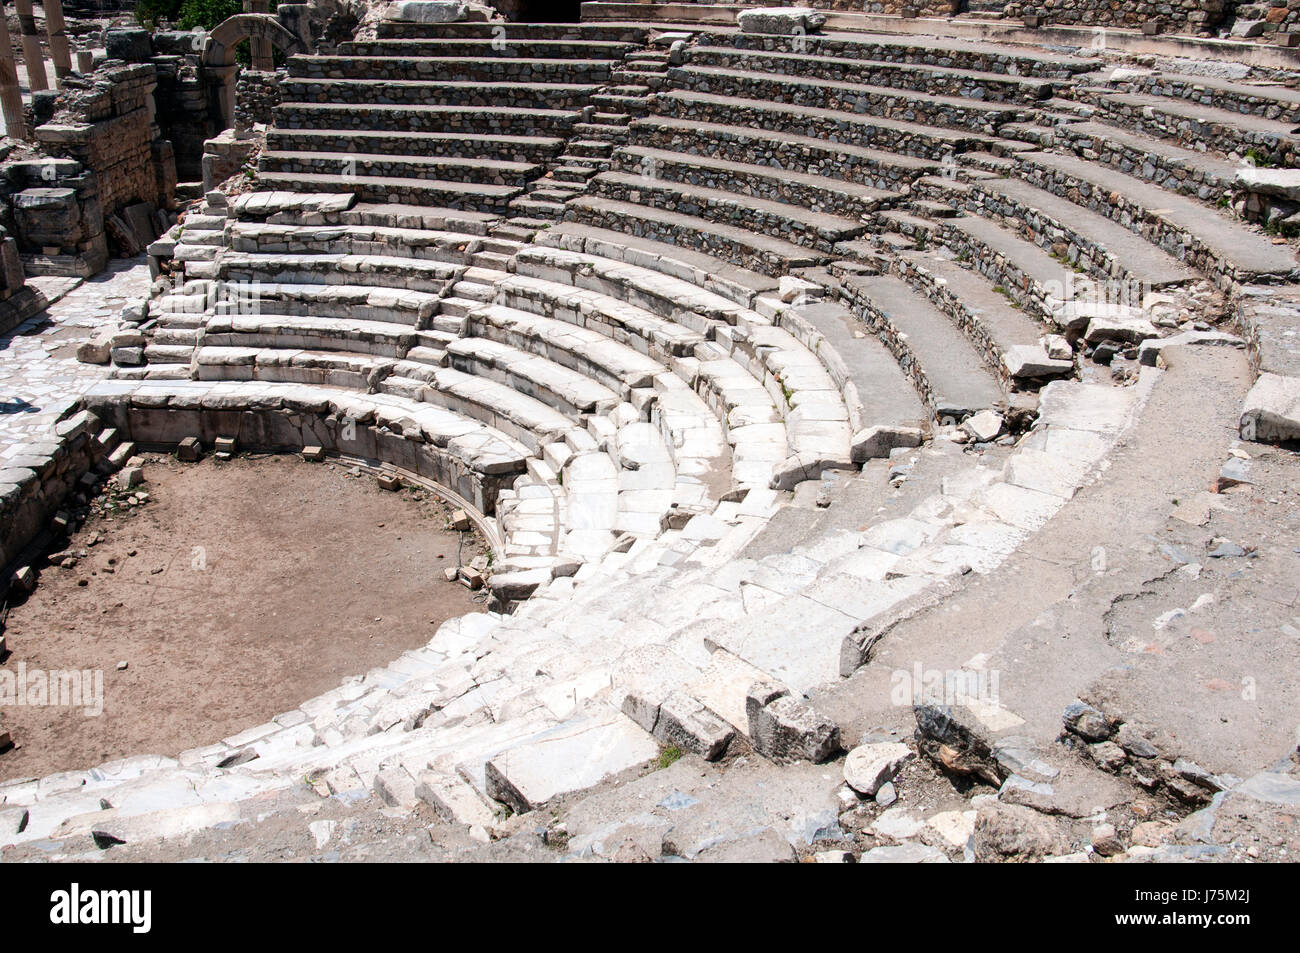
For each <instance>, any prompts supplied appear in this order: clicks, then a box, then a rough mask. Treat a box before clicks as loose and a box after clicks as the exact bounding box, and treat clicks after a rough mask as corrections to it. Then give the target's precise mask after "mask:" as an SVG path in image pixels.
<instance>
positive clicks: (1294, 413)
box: [1241, 373, 1300, 441]
mask: <svg viewBox="0 0 1300 953" xmlns="http://www.w3.org/2000/svg"><path fill="white" fill-rule="evenodd" d="M1241 435H1242V437H1243V438H1245V439H1246V440H1259V441H1283V440H1300V378H1296V377H1283V376H1282V375H1280V374H1271V373H1264V374H1261V375H1260V376H1259V380H1257V381H1256V382H1255V386H1254V387H1252V388H1251V389H1250V393H1249V394H1247V395H1246V403H1245V405H1244V406H1243V407H1242V410H1241Z"/></svg>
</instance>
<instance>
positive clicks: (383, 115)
mask: <svg viewBox="0 0 1300 953" xmlns="http://www.w3.org/2000/svg"><path fill="white" fill-rule="evenodd" d="M580 115H581V114H580V113H579V112H577V111H575V110H573V109H564V108H538V109H525V108H522V107H519V108H516V107H512V106H491V105H486V106H465V105H461V106H448V105H431V104H428V103H425V104H421V105H381V104H367V105H356V104H347V105H344V104H341V103H282V104H281V105H279V106H277V107H276V110H275V128H276V129H278V130H285V129H314V130H320V129H331V130H340V129H341V130H354V129H356V130H362V131H364V132H367V133H368V132H371V131H379V132H389V131H392V130H394V129H400V130H402V131H404V132H408V131H409V132H417V133H425V132H437V133H468V134H473V135H516V136H518V135H523V136H556V135H564V134H566V133H567V132H568V130H570V129H574V128H575V124H576V123H577V122H578V120H579V117H580Z"/></svg>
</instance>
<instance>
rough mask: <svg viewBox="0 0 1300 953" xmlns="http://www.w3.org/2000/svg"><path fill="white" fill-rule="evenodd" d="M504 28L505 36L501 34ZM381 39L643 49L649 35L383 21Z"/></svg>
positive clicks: (634, 27)
mask: <svg viewBox="0 0 1300 953" xmlns="http://www.w3.org/2000/svg"><path fill="white" fill-rule="evenodd" d="M501 28H504V30H505V34H504V36H503V35H502V34H500V33H499V32H498V30H499V29H501ZM375 29H376V32H377V34H378V36H379V38H380V39H382V40H387V39H452V40H460V39H498V38H499V39H502V40H507V41H508V40H518V41H520V42H532V41H534V40H583V41H588V40H600V41H604V42H610V43H625V44H635V45H638V46H640V45H642V44H643V43H645V41H646V38H647V36H648V35H649V27H648V26H647V25H645V24H643V23H621V24H616V23H608V24H607V23H525V22H516V21H512V22H510V23H507V24H502V23H474V22H470V21H463V22H458V23H406V22H399V21H393V20H381V21H380V22H379V23H377V24H376V25H375Z"/></svg>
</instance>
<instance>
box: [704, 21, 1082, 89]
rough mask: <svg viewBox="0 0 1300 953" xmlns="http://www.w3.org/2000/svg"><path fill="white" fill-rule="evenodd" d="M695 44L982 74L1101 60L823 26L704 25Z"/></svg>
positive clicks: (1055, 72) (1074, 69)
mask: <svg viewBox="0 0 1300 953" xmlns="http://www.w3.org/2000/svg"><path fill="white" fill-rule="evenodd" d="M700 42H702V43H707V44H708V45H709V46H732V47H737V48H743V49H749V50H774V51H778V52H783V53H799V52H800V51H802V52H804V53H806V54H809V55H812V56H837V57H847V58H851V59H861V60H879V61H882V62H889V63H915V64H921V65H929V64H934V65H937V66H945V67H955V68H958V69H966V70H978V71H981V72H986V73H997V74H1007V73H1014V74H1015V75H1018V76H1042V77H1054V78H1068V77H1071V76H1074V75H1077V74H1080V73H1088V72H1092V71H1094V70H1096V69H1099V68H1100V67H1101V66H1103V65H1104V63H1105V61H1104V60H1102V59H1098V58H1094V57H1086V56H1076V55H1071V54H1069V53H1065V52H1055V51H1051V52H1049V51H1046V50H1042V49H1039V48H1037V47H1033V46H1024V45H1019V46H1018V45H1012V44H1009V43H1002V42H998V43H988V42H980V41H976V40H963V39H959V38H956V37H946V36H939V37H934V36H921V35H916V34H898V35H894V34H888V33H851V32H837V31H832V30H826V31H825V32H823V33H817V34H810V35H806V36H801V37H798V38H795V37H788V36H775V35H770V34H761V33H736V32H721V31H714V30H712V29H707V30H706V31H705V33H704V34H703V35H702V36H701V37H700Z"/></svg>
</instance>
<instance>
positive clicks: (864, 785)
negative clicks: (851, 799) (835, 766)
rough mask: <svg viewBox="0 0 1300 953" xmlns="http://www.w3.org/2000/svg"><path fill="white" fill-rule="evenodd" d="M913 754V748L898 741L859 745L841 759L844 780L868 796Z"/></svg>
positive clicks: (890, 777)
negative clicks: (842, 760) (842, 761)
mask: <svg viewBox="0 0 1300 953" xmlns="http://www.w3.org/2000/svg"><path fill="white" fill-rule="evenodd" d="M914 757H915V754H914V753H913V752H912V750H911V749H910V748H908V747H907V745H905V744H903V743H902V742H898V741H886V742H881V743H879V744H866V745H859V746H858V747H856V748H854V749H853V750H852V751H850V752H849V755H848V757H847V758H845V759H844V780H845V782H846V783H847V784H848V785H849V787H851V788H853V790H855V791H857V792H858V793H859V794H861V795H863V796H864V797H871V796H872V795H875V794H877V793H878V792H879V791H880V788H881V786H882V785H884V784H885V783H887V782H889V781H891V780H893V778H894V775H896V774H898V772H899V769H901V768H902V767H903V765H904V764H906V763H907V762H908V761H910V760H911V759H912V758H914Z"/></svg>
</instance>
